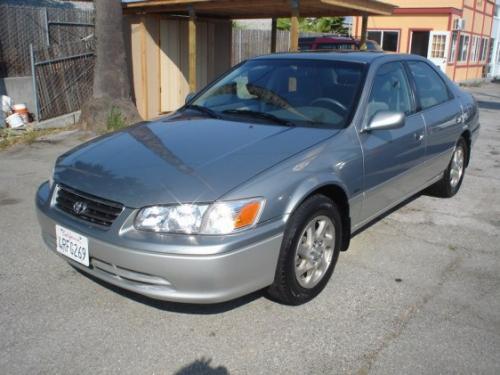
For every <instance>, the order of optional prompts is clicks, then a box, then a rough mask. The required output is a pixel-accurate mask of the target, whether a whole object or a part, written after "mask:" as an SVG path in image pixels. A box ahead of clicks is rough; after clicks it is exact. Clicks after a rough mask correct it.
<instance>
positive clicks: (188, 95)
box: [184, 92, 196, 104]
mask: <svg viewBox="0 0 500 375" xmlns="http://www.w3.org/2000/svg"><path fill="white" fill-rule="evenodd" d="M195 95H196V94H195V93H194V92H190V93H189V94H187V95H186V100H185V101H184V104H188V103H189V102H190V101H191V99H193V98H194V96H195Z"/></svg>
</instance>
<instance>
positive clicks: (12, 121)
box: [5, 113, 24, 129]
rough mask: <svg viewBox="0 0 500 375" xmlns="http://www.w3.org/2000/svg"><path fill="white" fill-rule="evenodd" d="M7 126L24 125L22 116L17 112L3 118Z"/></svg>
mask: <svg viewBox="0 0 500 375" xmlns="http://www.w3.org/2000/svg"><path fill="white" fill-rule="evenodd" d="M5 121H6V122H7V124H8V125H9V127H11V128H12V129H16V128H20V127H22V126H23V125H24V121H23V118H22V116H21V115H20V114H19V113H14V114H12V115H10V116H9V117H7V118H6V119H5Z"/></svg>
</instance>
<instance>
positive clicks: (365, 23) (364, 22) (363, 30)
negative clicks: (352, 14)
mask: <svg viewBox="0 0 500 375" xmlns="http://www.w3.org/2000/svg"><path fill="white" fill-rule="evenodd" d="M367 30H368V16H367V15H366V14H363V17H362V20H361V37H360V42H359V49H360V50H362V51H366V49H367V47H366V34H367Z"/></svg>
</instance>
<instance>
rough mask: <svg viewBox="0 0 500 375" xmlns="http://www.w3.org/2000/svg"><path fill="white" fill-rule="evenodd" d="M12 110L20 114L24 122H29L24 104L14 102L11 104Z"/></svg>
mask: <svg viewBox="0 0 500 375" xmlns="http://www.w3.org/2000/svg"><path fill="white" fill-rule="evenodd" d="M12 110H13V111H14V113H19V115H21V117H22V118H23V122H24V123H25V124H27V123H28V122H30V115H29V112H28V108H26V105H25V104H14V105H13V106H12Z"/></svg>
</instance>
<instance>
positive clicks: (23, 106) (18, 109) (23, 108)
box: [12, 104, 26, 112]
mask: <svg viewBox="0 0 500 375" xmlns="http://www.w3.org/2000/svg"><path fill="white" fill-rule="evenodd" d="M12 111H14V112H23V111H26V104H14V105H13V106H12Z"/></svg>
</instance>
